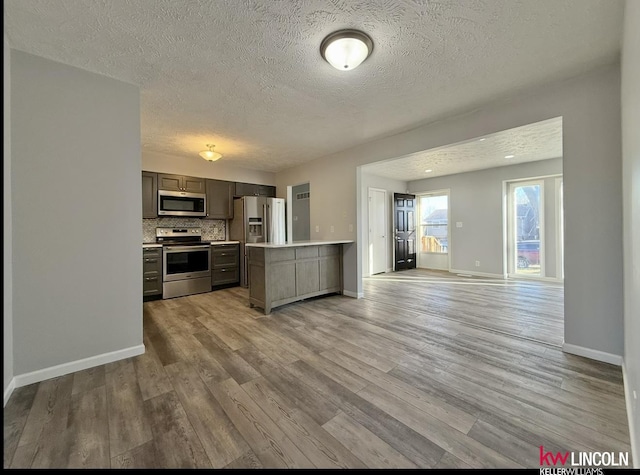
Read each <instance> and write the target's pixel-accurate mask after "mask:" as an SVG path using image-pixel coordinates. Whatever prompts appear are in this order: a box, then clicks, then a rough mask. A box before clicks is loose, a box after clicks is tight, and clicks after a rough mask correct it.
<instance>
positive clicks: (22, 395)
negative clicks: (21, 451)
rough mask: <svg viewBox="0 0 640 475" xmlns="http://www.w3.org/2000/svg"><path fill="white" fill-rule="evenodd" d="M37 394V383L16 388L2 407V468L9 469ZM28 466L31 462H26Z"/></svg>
mask: <svg viewBox="0 0 640 475" xmlns="http://www.w3.org/2000/svg"><path fill="white" fill-rule="evenodd" d="M37 392H38V383H36V384H30V385H28V386H23V387H21V388H16V389H15V390H14V391H13V394H12V395H11V398H10V399H9V401H8V402H7V405H6V406H5V407H4V412H3V415H4V418H3V426H4V468H9V467H10V466H11V462H12V460H13V455H14V453H15V451H16V448H17V447H18V442H19V441H20V436H21V435H22V431H23V429H24V425H25V423H26V422H27V417H28V416H29V411H31V407H32V406H33V401H34V399H35V397H36V393H37ZM28 464H29V466H30V465H31V461H29V462H28Z"/></svg>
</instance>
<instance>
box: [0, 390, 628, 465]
mask: <svg viewBox="0 0 640 475" xmlns="http://www.w3.org/2000/svg"><path fill="white" fill-rule="evenodd" d="M15 388H16V378H11V381H9V386H7V389H5V390H4V406H2V407H5V406H6V405H7V403H8V402H9V398H10V397H11V394H13V390H14V389H15ZM634 460H635V459H634Z"/></svg>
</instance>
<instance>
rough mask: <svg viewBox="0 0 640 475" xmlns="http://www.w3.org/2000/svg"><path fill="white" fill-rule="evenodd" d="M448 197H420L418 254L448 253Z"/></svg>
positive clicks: (444, 195) (443, 195)
mask: <svg viewBox="0 0 640 475" xmlns="http://www.w3.org/2000/svg"><path fill="white" fill-rule="evenodd" d="M448 216H449V196H448V195H447V194H442V195H422V196H421V197H420V236H421V237H420V252H435V253H447V252H448V251H449V218H448Z"/></svg>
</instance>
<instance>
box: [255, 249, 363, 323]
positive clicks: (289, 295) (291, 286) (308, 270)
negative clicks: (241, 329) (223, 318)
mask: <svg viewBox="0 0 640 475" xmlns="http://www.w3.org/2000/svg"><path fill="white" fill-rule="evenodd" d="M352 242H353V241H349V240H335V241H300V242H293V243H288V244H273V243H254V244H250V243H247V244H246V247H247V250H248V266H249V305H250V306H251V307H260V308H262V309H264V313H265V315H268V314H269V313H271V309H272V308H274V307H278V306H280V305H285V304H288V303H291V302H296V301H298V300H303V299H306V298H310V297H316V296H318V295H324V294H330V293H342V247H343V244H350V243H352Z"/></svg>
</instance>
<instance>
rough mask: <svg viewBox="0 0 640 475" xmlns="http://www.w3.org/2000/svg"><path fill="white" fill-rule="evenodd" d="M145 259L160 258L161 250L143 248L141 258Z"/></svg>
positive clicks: (159, 248) (158, 248)
mask: <svg viewBox="0 0 640 475" xmlns="http://www.w3.org/2000/svg"><path fill="white" fill-rule="evenodd" d="M147 257H162V248H161V247H143V248H142V258H143V259H144V258H147Z"/></svg>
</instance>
